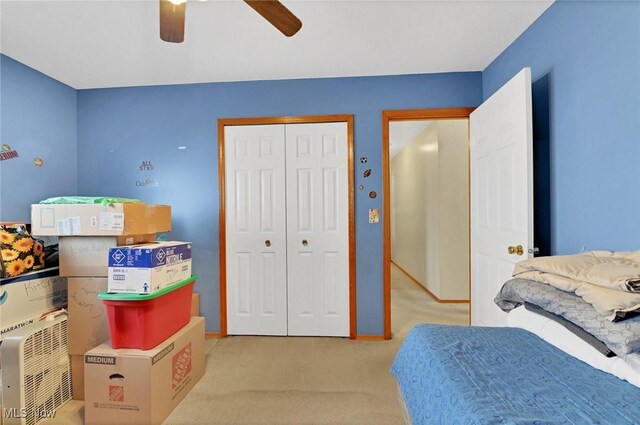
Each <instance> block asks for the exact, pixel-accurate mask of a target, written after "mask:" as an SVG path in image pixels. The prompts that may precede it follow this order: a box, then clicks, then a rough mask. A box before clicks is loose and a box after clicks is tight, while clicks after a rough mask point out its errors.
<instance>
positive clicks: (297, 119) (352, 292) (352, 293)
mask: <svg viewBox="0 0 640 425" xmlns="http://www.w3.org/2000/svg"><path fill="white" fill-rule="evenodd" d="M353 121H354V120H353V115H348V114H343V115H306V116H281V117H255V118H220V119H218V193H219V200H218V202H219V212H218V214H219V216H218V217H219V218H218V227H219V229H218V230H219V257H218V259H219V263H220V336H221V337H226V336H227V259H226V258H227V235H226V217H225V214H226V213H225V209H226V205H225V197H226V193H225V179H226V175H225V163H224V159H225V158H224V128H225V127H227V126H239V125H268V124H317V123H326V122H346V123H347V173H348V181H349V192H348V197H349V205H348V222H349V229H348V230H349V254H348V255H349V338H351V339H355V338H356V336H357V330H356V239H355V188H354V184H355V180H354V175H353V173H354V164H353V161H354V160H353V155H354V149H353V143H354V137H353V127H354V125H353Z"/></svg>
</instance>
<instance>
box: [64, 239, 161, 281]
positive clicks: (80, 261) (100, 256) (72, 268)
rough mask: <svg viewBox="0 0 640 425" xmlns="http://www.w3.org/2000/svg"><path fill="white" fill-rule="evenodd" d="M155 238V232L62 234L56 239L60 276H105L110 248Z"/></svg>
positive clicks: (151, 240) (149, 240) (150, 240)
mask: <svg viewBox="0 0 640 425" xmlns="http://www.w3.org/2000/svg"><path fill="white" fill-rule="evenodd" d="M155 240H156V234H155V233H151V234H148V235H131V236H62V237H60V238H59V240H58V245H59V248H58V256H59V258H60V276H67V277H83V276H90V277H106V276H107V265H108V263H109V261H108V259H109V249H110V248H113V247H114V246H120V245H133V244H139V243H144V242H153V241H155Z"/></svg>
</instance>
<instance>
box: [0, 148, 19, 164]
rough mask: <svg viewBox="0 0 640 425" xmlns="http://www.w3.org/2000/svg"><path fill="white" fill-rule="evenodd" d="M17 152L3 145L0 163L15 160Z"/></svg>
mask: <svg viewBox="0 0 640 425" xmlns="http://www.w3.org/2000/svg"><path fill="white" fill-rule="evenodd" d="M18 156H19V155H18V151H16V150H15V149H11V146H9V145H7V144H4V145H2V152H1V153H0V161H6V160H8V159H13V158H17V157H18Z"/></svg>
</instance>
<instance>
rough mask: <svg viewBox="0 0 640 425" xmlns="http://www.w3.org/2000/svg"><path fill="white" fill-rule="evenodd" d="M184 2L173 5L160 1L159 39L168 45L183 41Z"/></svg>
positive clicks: (164, 0) (167, 1) (185, 6)
mask: <svg viewBox="0 0 640 425" xmlns="http://www.w3.org/2000/svg"><path fill="white" fill-rule="evenodd" d="M186 8H187V4H186V2H183V3H180V4H174V3H172V2H170V1H169V0H160V38H161V39H162V40H163V41H167V42H169V43H182V42H183V41H184V13H185V10H186Z"/></svg>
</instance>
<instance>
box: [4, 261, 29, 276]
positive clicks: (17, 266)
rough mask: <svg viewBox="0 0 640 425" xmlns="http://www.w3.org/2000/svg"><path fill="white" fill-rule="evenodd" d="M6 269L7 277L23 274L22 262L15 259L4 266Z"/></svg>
mask: <svg viewBox="0 0 640 425" xmlns="http://www.w3.org/2000/svg"><path fill="white" fill-rule="evenodd" d="M6 268H7V274H8V275H9V276H12V277H13V276H18V275H20V274H22V273H24V269H25V267H24V261H22V260H21V259H19V258H18V259H17V260H13V261H11V262H10V263H9V264H7V265H6Z"/></svg>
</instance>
